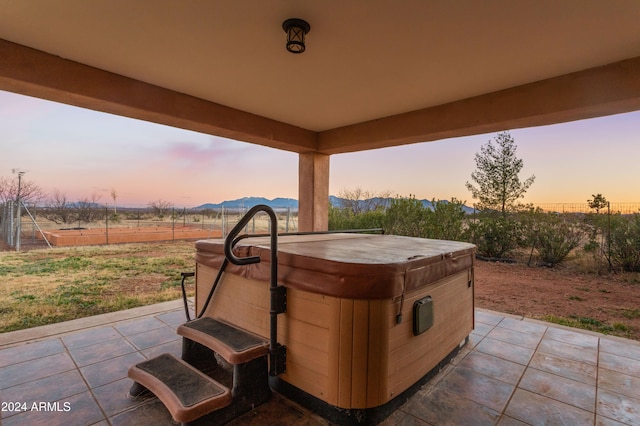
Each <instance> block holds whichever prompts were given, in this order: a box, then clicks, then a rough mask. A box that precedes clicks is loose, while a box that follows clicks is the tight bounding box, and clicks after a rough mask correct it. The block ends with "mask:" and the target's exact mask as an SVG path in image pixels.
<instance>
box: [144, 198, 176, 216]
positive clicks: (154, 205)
mask: <svg viewBox="0 0 640 426" xmlns="http://www.w3.org/2000/svg"><path fill="white" fill-rule="evenodd" d="M149 207H150V208H151V209H152V210H153V213H154V214H155V215H156V216H158V217H160V218H163V217H164V216H165V215H166V214H167V213H169V211H170V210H171V208H172V207H173V204H172V203H170V202H169V201H163V200H157V201H152V202H150V203H149Z"/></svg>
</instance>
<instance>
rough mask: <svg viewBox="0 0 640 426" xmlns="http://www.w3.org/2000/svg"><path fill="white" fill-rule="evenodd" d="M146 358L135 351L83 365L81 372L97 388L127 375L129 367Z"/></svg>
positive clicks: (90, 384) (91, 385)
mask: <svg viewBox="0 0 640 426" xmlns="http://www.w3.org/2000/svg"><path fill="white" fill-rule="evenodd" d="M144 360H145V358H144V357H143V356H142V355H140V354H139V353H137V352H134V353H130V354H127V355H122V356H119V357H117V358H112V359H108V360H106V361H102V362H97V363H95V364H91V365H89V366H86V367H82V368H80V372H81V373H82V375H83V376H84V378H85V379H86V380H87V383H88V384H89V386H90V387H91V388H95V387H98V386H102V385H105V384H107V383H111V382H115V381H116V380H120V379H122V378H125V377H127V372H128V370H129V367H130V366H131V365H133V364H136V363H138V362H141V361H144Z"/></svg>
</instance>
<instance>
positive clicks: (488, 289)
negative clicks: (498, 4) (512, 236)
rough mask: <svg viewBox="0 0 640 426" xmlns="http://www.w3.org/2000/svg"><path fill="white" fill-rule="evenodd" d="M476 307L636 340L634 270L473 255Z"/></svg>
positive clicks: (639, 280) (639, 299)
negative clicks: (589, 270) (598, 270)
mask: <svg viewBox="0 0 640 426" xmlns="http://www.w3.org/2000/svg"><path fill="white" fill-rule="evenodd" d="M475 300H476V307H479V308H485V309H491V310H494V311H498V312H505V313H510V314H515V315H521V316H524V317H528V318H535V319H540V320H544V321H551V322H555V323H560V324H564V325H568V326H573V327H580V328H586V329H590V330H593V331H598V332H603V333H606V334H612V335H618V336H622V337H626V338H631V339H635V340H640V274H637V273H635V274H632V273H626V274H609V273H606V274H601V275H598V274H585V273H580V272H576V271H574V270H572V269H571V268H562V267H556V268H553V269H552V268H544V267H536V266H534V267H528V266H526V264H510V263H499V262H486V261H481V260H478V261H476V268H475Z"/></svg>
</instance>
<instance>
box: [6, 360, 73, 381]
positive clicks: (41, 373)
mask: <svg viewBox="0 0 640 426" xmlns="http://www.w3.org/2000/svg"><path fill="white" fill-rule="evenodd" d="M74 368H75V364H74V363H73V361H72V360H71V357H70V356H69V354H67V353H66V352H62V353H59V354H54V355H49V356H46V357H43V358H37V359H33V360H30V361H26V362H21V363H18V364H12V365H8V366H6V367H2V368H0V389H6V388H9V387H12V386H16V385H19V384H21V383H27V382H31V381H33V380H38V379H42V378H44V377H48V376H53V375H54V374H58V373H62V372H63V371H68V370H72V369H74Z"/></svg>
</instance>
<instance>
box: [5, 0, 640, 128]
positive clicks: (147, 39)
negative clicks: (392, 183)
mask: <svg viewBox="0 0 640 426" xmlns="http://www.w3.org/2000/svg"><path fill="white" fill-rule="evenodd" d="M292 17H296V18H302V19H305V20H307V21H308V22H309V23H310V25H311V31H310V33H309V34H308V36H307V51H306V52H305V53H303V54H301V55H293V54H291V53H288V52H287V51H286V50H285V33H284V32H283V30H282V27H281V25H282V22H283V21H284V20H285V19H287V18H292ZM639 23H640V1H637V0H611V1H605V0H561V1H558V0H519V1H510V0H483V1H478V0H455V1H451V0H403V1H392V0H386V1H383V0H377V1H376V0H373V1H372V0H351V1H349V0H322V1H310V0H307V1H300V0H269V1H236V0H229V1H206V0H201V1H196V0H191V1H177V0H175V1H157V0H91V1H87V0H56V1H50V0H24V1H8V0H4V1H1V2H0V38H2V39H4V40H7V41H10V42H13V43H17V44H19V45H22V46H27V47H31V48H35V49H38V50H40V51H44V52H47V53H50V54H52V55H55V56H60V57H62V58H66V59H69V60H72V61H75V62H79V63H81V64H86V65H89V66H92V67H95V68H98V69H102V70H106V71H109V72H112V73H115V74H119V75H122V76H126V77H130V78H132V79H135V80H139V81H142V82H146V83H150V84H152V85H156V86H160V87H162V88H166V89H170V90H172V91H175V92H179V93H184V94H188V95H191V96H194V97H197V98H200V99H204V100H207V101H211V102H215V103H216V104H220V105H224V106H227V107H231V108H234V109H238V110H241V111H245V112H249V113H252V114H256V115H258V116H262V117H266V118H269V119H273V120H276V121H278V122H282V123H287V124H290V125H293V126H297V127H301V128H304V129H307V130H310V131H313V132H323V131H327V130H330V129H335V128H340V127H343V126H348V125H353V124H356V123H362V122H366V121H369V120H375V119H380V118H383V117H389V116H395V115H398V114H402V113H407V112H410V111H415V110H420V109H424V108H428V107H433V106H437V105H442V104H447V103H450V102H455V101H459V100H464V99H468V98H472V97H474V96H478V95H483V94H488V93H493V92H497V91H501V90H504V89H508V88H512V87H515V86H520V85H523V84H527V83H532V82H537V81H541V80H545V79H550V78H553V77H556V76H560V75H564V74H568V73H572V72H576V71H580V70H586V69H590V68H594V67H598V66H602V65H606V64H611V63H614V62H617V61H621V60H624V59H629V58H636V57H640V31H639V30H638V28H639Z"/></svg>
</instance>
